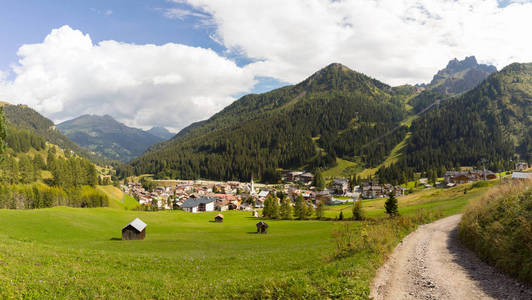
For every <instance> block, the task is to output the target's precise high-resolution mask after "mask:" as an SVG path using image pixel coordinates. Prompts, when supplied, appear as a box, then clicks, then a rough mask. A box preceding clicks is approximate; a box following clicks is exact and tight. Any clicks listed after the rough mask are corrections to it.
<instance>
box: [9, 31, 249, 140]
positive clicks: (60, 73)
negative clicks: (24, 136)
mask: <svg viewBox="0 0 532 300" xmlns="http://www.w3.org/2000/svg"><path fill="white" fill-rule="evenodd" d="M17 55H18V56H19V57H20V59H19V61H18V63H17V64H15V65H13V66H12V69H11V70H10V71H11V73H12V75H13V76H12V77H13V79H12V80H8V79H7V78H8V77H7V76H6V75H5V74H0V99H4V100H7V101H9V102H11V103H24V104H27V105H29V106H31V107H33V108H35V109H37V110H38V111H39V112H41V113H43V114H44V115H46V116H47V117H50V118H51V119H53V120H55V121H61V120H66V119H70V118H73V117H77V116H79V115H81V114H86V113H93V114H110V115H112V116H114V117H115V118H117V119H118V120H119V121H122V122H124V123H126V124H128V125H130V126H139V127H143V128H147V127H151V126H155V125H158V126H166V127H168V128H170V129H173V130H179V129H181V128H183V127H185V126H187V125H189V124H190V123H191V122H194V121H198V120H201V119H205V118H208V117H209V116H211V115H212V114H214V113H216V112H217V111H219V110H221V109H222V108H223V107H225V106H226V105H228V104H230V103H231V102H232V101H234V97H233V95H235V94H239V93H243V92H246V91H248V90H250V89H251V88H252V87H253V86H254V84H255V80H254V76H253V74H252V72H251V71H250V70H248V69H247V68H241V67H238V66H237V65H236V64H235V63H234V62H233V61H230V60H228V59H227V58H224V57H221V56H220V55H218V54H217V53H215V52H214V51H212V50H210V49H204V48H196V47H189V46H185V45H181V44H174V43H169V44H165V45H161V46H157V45H134V44H127V43H120V42H116V41H102V42H100V43H97V44H94V43H93V42H92V40H91V38H90V36H89V35H88V34H83V33H82V32H80V31H78V30H73V29H72V28H70V27H69V26H63V27H61V28H59V29H54V30H52V32H51V33H50V34H49V35H48V36H47V37H46V38H45V40H44V41H43V42H42V43H39V44H28V45H24V46H22V47H20V49H19V51H18V53H17Z"/></svg>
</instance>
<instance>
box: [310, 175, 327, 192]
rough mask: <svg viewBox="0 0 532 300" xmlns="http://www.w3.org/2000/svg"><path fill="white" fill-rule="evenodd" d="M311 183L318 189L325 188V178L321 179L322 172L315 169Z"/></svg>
mask: <svg viewBox="0 0 532 300" xmlns="http://www.w3.org/2000/svg"><path fill="white" fill-rule="evenodd" d="M313 185H314V186H315V187H316V190H318V191H323V189H325V179H323V174H322V173H321V171H319V170H318V171H316V174H315V175H314V182H313Z"/></svg>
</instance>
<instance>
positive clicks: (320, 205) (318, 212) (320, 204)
mask: <svg viewBox="0 0 532 300" xmlns="http://www.w3.org/2000/svg"><path fill="white" fill-rule="evenodd" d="M322 218H323V201H321V200H316V219H318V220H321V219H322Z"/></svg>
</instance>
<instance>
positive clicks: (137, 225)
mask: <svg viewBox="0 0 532 300" xmlns="http://www.w3.org/2000/svg"><path fill="white" fill-rule="evenodd" d="M146 226H147V225H146V223H144V222H142V221H141V220H140V219H139V218H136V219H135V220H133V221H131V223H129V224H127V225H126V226H124V228H122V240H143V239H144V238H145V237H146Z"/></svg>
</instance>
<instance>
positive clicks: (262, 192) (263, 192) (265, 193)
mask: <svg viewBox="0 0 532 300" xmlns="http://www.w3.org/2000/svg"><path fill="white" fill-rule="evenodd" d="M268 194H270V192H268V191H261V192H260V193H259V195H258V196H259V197H268Z"/></svg>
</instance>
